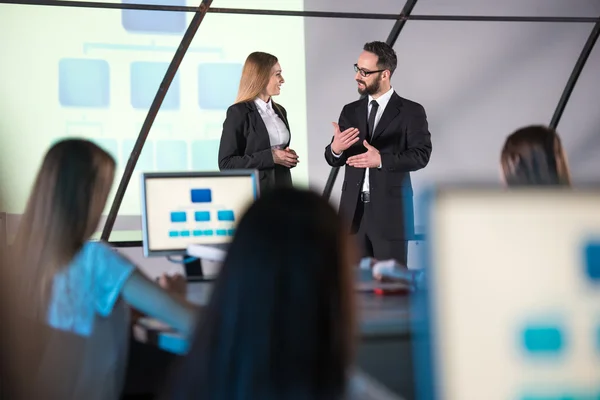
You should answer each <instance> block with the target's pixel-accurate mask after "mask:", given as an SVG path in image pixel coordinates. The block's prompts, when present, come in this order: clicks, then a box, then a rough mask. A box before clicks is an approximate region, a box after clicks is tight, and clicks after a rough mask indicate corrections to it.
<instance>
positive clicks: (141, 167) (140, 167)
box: [121, 139, 154, 172]
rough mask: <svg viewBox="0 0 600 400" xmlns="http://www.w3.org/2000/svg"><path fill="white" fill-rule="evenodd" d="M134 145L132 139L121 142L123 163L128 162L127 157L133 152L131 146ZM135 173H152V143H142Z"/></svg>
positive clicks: (149, 141)
mask: <svg viewBox="0 0 600 400" xmlns="http://www.w3.org/2000/svg"><path fill="white" fill-rule="evenodd" d="M134 144H135V140H134V139H125V140H123V147H122V148H121V152H122V153H121V157H122V160H123V161H124V162H126V160H129V156H130V155H131V151H132V150H133V146H134ZM135 170H136V171H143V172H150V171H154V142H152V141H151V140H148V141H146V143H144V147H143V148H142V153H141V154H140V157H139V158H138V160H137V163H136V164H135Z"/></svg>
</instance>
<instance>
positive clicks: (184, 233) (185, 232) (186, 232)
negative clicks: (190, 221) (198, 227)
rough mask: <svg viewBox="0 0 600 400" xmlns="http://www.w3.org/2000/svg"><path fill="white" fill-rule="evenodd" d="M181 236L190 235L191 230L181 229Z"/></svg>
mask: <svg viewBox="0 0 600 400" xmlns="http://www.w3.org/2000/svg"><path fill="white" fill-rule="evenodd" d="M181 236H183V237H188V236H190V231H181Z"/></svg>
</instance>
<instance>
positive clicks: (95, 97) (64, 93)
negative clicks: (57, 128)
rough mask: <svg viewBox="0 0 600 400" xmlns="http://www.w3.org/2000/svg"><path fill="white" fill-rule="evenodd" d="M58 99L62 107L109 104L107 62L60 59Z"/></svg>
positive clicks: (100, 106) (96, 106)
mask: <svg viewBox="0 0 600 400" xmlns="http://www.w3.org/2000/svg"><path fill="white" fill-rule="evenodd" d="M58 99H59V101H60V104H61V105H62V106H63V107H86V108H107V107H108V106H109V104H110V68H109V65H108V62H106V61H105V60H94V59H85V58H63V59H61V60H60V61H59V62H58Z"/></svg>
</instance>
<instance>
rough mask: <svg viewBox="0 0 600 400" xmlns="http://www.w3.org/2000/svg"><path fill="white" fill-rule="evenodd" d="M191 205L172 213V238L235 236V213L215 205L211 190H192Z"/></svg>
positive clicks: (170, 235)
mask: <svg viewBox="0 0 600 400" xmlns="http://www.w3.org/2000/svg"><path fill="white" fill-rule="evenodd" d="M190 201H191V205H189V206H184V207H180V208H178V209H177V210H174V211H171V212H170V216H165V217H169V218H170V222H171V224H170V229H169V232H168V235H169V237H170V238H178V237H190V236H233V235H234V233H235V229H234V224H235V212H234V211H233V210H231V209H228V208H227V207H222V206H219V205H217V204H214V203H213V198H212V191H211V189H191V190H190Z"/></svg>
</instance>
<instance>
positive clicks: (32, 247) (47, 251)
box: [11, 139, 115, 318]
mask: <svg viewBox="0 0 600 400" xmlns="http://www.w3.org/2000/svg"><path fill="white" fill-rule="evenodd" d="M114 170H115V161H114V159H113V158H112V157H111V156H110V155H109V154H108V153H106V152H105V151H104V150H102V149H101V148H100V147H98V146H97V145H95V144H94V143H92V142H90V141H87V140H83V139H65V140H62V141H60V142H58V143H56V144H54V145H53V146H52V147H51V148H50V149H49V150H48V152H47V153H46V155H45V157H44V160H43V161H42V166H41V167H40V170H39V172H38V175H37V178H36V180H35V182H34V184H33V188H32V190H31V195H30V197H29V201H28V203H27V207H26V209H25V213H24V214H23V217H22V218H21V222H20V224H19V229H18V231H17V235H16V238H15V243H14V245H13V249H12V251H11V253H12V255H13V257H14V265H18V266H19V283H20V284H21V288H20V294H21V295H23V296H25V297H26V298H27V300H28V302H29V304H30V305H31V307H32V310H30V311H31V313H32V315H36V316H38V317H42V318H44V317H45V313H46V307H47V301H48V297H49V291H50V288H51V283H52V281H53V278H54V276H55V275H56V273H57V272H58V271H60V270H61V269H64V268H66V267H67V266H68V265H69V262H70V261H71V260H72V259H73V257H74V256H75V255H76V254H77V252H79V250H80V249H81V247H82V246H83V244H84V243H85V241H86V240H88V239H89V238H90V236H91V235H92V234H93V232H94V230H95V229H96V227H97V225H98V223H99V221H100V216H101V214H102V210H103V209H104V205H105V203H106V199H107V197H108V194H109V192H110V188H111V185H112V182H113V177H114Z"/></svg>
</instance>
